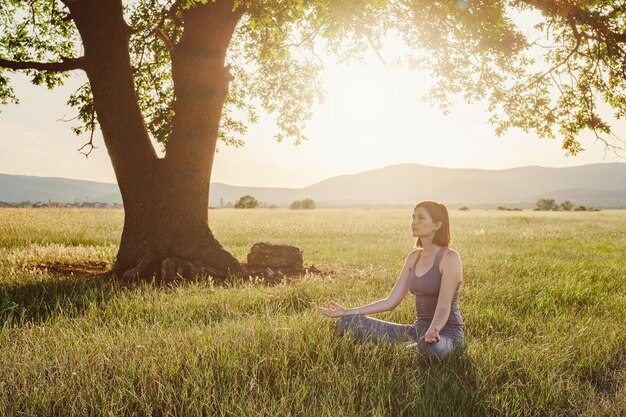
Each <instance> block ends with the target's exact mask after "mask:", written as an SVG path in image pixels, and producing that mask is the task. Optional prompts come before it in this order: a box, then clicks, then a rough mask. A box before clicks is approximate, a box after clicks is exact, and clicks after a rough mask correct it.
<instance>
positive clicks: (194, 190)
mask: <svg viewBox="0 0 626 417" xmlns="http://www.w3.org/2000/svg"><path fill="white" fill-rule="evenodd" d="M160 162H165V161H160ZM129 191H130V192H129V193H128V195H127V197H126V198H125V199H124V210H125V218H124V231H123V233H122V241H121V244H120V248H119V252H118V255H117V262H116V264H115V272H116V275H118V276H119V277H122V278H124V279H125V280H136V279H142V278H147V277H152V276H156V278H157V280H162V281H171V280H174V279H180V278H184V279H187V278H195V277H198V276H199V275H210V276H212V277H213V278H214V279H216V280H217V281H221V280H223V279H225V278H227V277H228V276H229V275H240V274H242V273H243V268H242V266H241V265H240V263H239V262H238V261H237V259H235V258H234V257H233V256H232V255H231V254H230V253H228V252H227V251H226V250H224V248H222V246H221V245H220V243H219V242H218V241H217V240H216V239H215V238H214V236H213V233H212V232H211V230H210V229H209V227H208V224H207V217H208V216H207V213H208V203H207V198H206V196H207V195H208V187H207V185H206V183H204V182H203V181H190V180H186V181H185V182H183V183H181V182H179V181H178V178H177V176H176V175H175V173H173V172H171V170H170V169H168V165H167V164H165V163H163V164H160V166H159V167H158V168H157V170H156V172H155V173H153V175H149V176H147V178H146V184H143V185H142V186H141V187H140V188H138V189H135V190H129Z"/></svg>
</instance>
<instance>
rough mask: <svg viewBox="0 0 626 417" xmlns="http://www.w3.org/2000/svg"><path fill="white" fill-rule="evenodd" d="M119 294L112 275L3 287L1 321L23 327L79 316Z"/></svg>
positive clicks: (75, 276)
mask: <svg viewBox="0 0 626 417" xmlns="http://www.w3.org/2000/svg"><path fill="white" fill-rule="evenodd" d="M119 292H120V285H119V284H118V283H116V282H115V281H114V280H113V275H112V274H111V273H110V272H99V273H94V274H89V273H75V274H74V273H72V274H69V275H63V276H62V275H57V274H55V273H52V277H51V278H48V279H45V278H44V279H43V280H39V281H34V280H33V281H31V282H21V283H8V284H6V285H3V286H0V321H1V322H2V323H4V325H5V326H6V325H13V326H24V325H26V324H42V323H46V322H50V321H53V320H54V319H55V318H56V317H60V316H63V317H77V316H79V315H81V314H82V313H83V312H84V311H85V309H86V308H87V307H88V306H89V305H90V304H93V303H96V304H102V303H106V302H107V301H109V300H110V299H112V298H114V297H115V296H116V294H118V293H119Z"/></svg>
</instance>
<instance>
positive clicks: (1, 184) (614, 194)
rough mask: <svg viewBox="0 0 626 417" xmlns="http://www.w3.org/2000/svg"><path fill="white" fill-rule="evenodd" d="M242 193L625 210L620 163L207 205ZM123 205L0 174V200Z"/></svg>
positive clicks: (394, 176) (268, 190)
mask: <svg viewBox="0 0 626 417" xmlns="http://www.w3.org/2000/svg"><path fill="white" fill-rule="evenodd" d="M245 194H251V195H253V196H254V197H255V198H257V199H258V200H259V201H261V202H267V203H268V204H276V205H279V206H287V205H289V204H290V203H291V202H292V201H294V200H298V199H303V198H312V199H314V200H315V201H316V203H317V205H318V206H319V207H342V206H346V207H355V206H368V207H376V206H380V207H392V206H407V205H411V204H414V203H415V202H417V201H421V200H426V199H430V200H439V201H443V202H445V203H446V204H448V205H449V206H450V207H458V206H461V205H466V206H469V207H476V208H481V207H483V208H486V207H495V206H498V205H506V206H515V207H521V208H531V207H534V205H535V202H536V201H537V200H538V199H540V198H555V199H556V200H557V201H563V200H571V201H573V202H574V203H576V204H581V205H592V206H594V207H598V208H626V163H607V164H591V165H582V166H577V167H567V168H546V167H539V166H530V167H522V168H511V169H504V170H483V169H451V168H438V167H431V166H425V165H417V164H400V165H392V166H388V167H384V168H379V169H374V170H370V171H365V172H361V173H357V174H351V175H342V176H338V177H333V178H329V179H327V180H324V181H321V182H319V183H316V184H313V185H311V186H308V187H304V188H277V187H242V186H233V185H228V184H222V183H212V184H211V192H210V199H209V204H210V205H211V206H213V207H220V206H227V205H229V203H230V204H234V203H235V202H236V201H237V199H239V198H240V197H241V196H243V195H245ZM25 200H30V201H48V200H52V201H58V202H74V201H75V200H85V201H90V202H106V203H121V202H122V201H121V196H120V194H119V189H118V187H117V185H116V184H107V183H99V182H91V181H79V180H70V179H65V178H42V177H32V176H21V175H7V174H0V201H5V202H19V201H25Z"/></svg>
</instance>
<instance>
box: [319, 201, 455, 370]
mask: <svg viewBox="0 0 626 417" xmlns="http://www.w3.org/2000/svg"><path fill="white" fill-rule="evenodd" d="M411 228H412V230H413V236H414V237H416V238H417V242H416V248H417V249H416V250H413V251H411V252H410V253H409V254H408V256H407V258H406V261H405V263H404V267H403V268H402V272H401V273H400V276H399V278H398V281H397V282H396V285H395V286H394V287H393V289H392V291H391V293H390V294H389V296H388V297H387V298H386V299H384V300H380V301H376V302H374V303H371V304H367V305H364V306H361V307H357V308H345V307H343V306H341V305H339V304H338V303H336V302H334V301H331V302H330V303H329V304H328V306H327V307H318V311H319V312H320V313H322V314H324V315H326V316H329V317H334V318H339V319H338V320H337V323H336V327H337V330H338V331H339V333H341V334H344V333H346V332H348V333H351V334H353V335H354V336H355V337H356V338H357V339H358V340H363V341H365V340H378V341H383V342H390V343H393V342H403V341H408V342H411V341H412V342H413V343H411V344H410V345H409V347H410V348H413V349H417V350H419V352H421V353H423V354H425V355H434V356H437V357H440V358H441V357H445V356H447V355H448V354H450V353H451V352H452V351H453V350H455V349H457V348H461V347H463V346H464V335H463V317H462V316H461V313H460V311H459V289H460V287H461V284H462V282H463V268H462V265H461V257H460V256H459V254H458V253H457V252H456V251H454V250H452V249H449V248H448V246H449V245H450V242H451V238H450V222H449V219H448V210H447V209H446V207H445V206H444V205H443V204H441V203H438V202H435V201H423V202H421V203H419V204H418V205H417V206H415V209H414V210H413V220H412V221H411ZM409 292H411V293H412V294H414V295H415V306H416V309H417V319H416V320H415V322H414V323H412V324H398V323H391V322H387V321H383V320H377V319H374V318H371V317H367V316H366V315H367V314H375V313H380V312H383V311H391V310H393V309H394V308H396V307H397V306H398V305H399V304H400V302H402V300H403V299H404V297H405V296H406V295H407V294H408V293H409Z"/></svg>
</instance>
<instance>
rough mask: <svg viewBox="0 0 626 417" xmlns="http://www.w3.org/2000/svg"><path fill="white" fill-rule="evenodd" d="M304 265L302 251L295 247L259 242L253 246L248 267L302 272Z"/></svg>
mask: <svg viewBox="0 0 626 417" xmlns="http://www.w3.org/2000/svg"><path fill="white" fill-rule="evenodd" d="M302 265H303V261H302V250H300V248H297V247H295V246H290V245H272V244H270V243H267V242H259V243H255V244H254V245H253V246H252V249H251V250H250V253H249V254H248V266H249V267H253V268H254V267H263V268H271V269H272V270H274V271H276V270H281V269H283V270H284V269H288V270H300V269H302Z"/></svg>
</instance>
